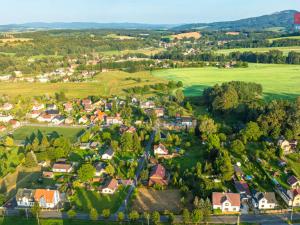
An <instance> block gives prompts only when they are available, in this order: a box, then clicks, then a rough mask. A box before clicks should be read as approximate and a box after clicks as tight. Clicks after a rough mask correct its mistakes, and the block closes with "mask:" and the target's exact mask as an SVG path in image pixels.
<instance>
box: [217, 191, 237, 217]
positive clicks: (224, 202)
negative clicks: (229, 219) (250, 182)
mask: <svg viewBox="0 0 300 225" xmlns="http://www.w3.org/2000/svg"><path fill="white" fill-rule="evenodd" d="M212 202H213V209H220V210H221V211H222V212H237V213H238V212H239V211H240V206H241V199H240V194H236V193H221V192H213V194H212Z"/></svg>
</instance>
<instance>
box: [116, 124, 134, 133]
mask: <svg viewBox="0 0 300 225" xmlns="http://www.w3.org/2000/svg"><path fill="white" fill-rule="evenodd" d="M119 131H120V134H123V133H125V132H126V133H131V134H133V133H135V132H136V128H135V127H133V126H130V127H127V126H125V125H122V126H120V129H119Z"/></svg>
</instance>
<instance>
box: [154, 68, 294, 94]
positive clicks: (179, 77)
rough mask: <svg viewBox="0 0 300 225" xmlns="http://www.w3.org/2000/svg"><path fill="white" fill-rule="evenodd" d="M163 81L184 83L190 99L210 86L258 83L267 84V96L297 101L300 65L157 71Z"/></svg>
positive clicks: (155, 72) (156, 74)
mask: <svg viewBox="0 0 300 225" xmlns="http://www.w3.org/2000/svg"><path fill="white" fill-rule="evenodd" d="M152 74H153V75H154V76H156V77H159V78H165V79H169V80H175V81H182V82H183V84H184V87H185V94H186V95H187V96H199V95H201V94H202V92H203V90H204V89H205V88H207V87H211V86H213V85H215V84H217V83H219V84H221V83H223V82H229V81H245V82H256V83H259V84H262V85H263V90H264V97H266V98H268V99H270V98H272V99H273V98H287V99H294V98H295V97H297V96H299V95H300V88H299V83H300V66H299V65H277V64H250V65H249V67H248V68H237V69H219V68H216V67H204V68H184V69H167V70H157V71H153V72H152Z"/></svg>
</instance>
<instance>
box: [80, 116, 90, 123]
mask: <svg viewBox="0 0 300 225" xmlns="http://www.w3.org/2000/svg"><path fill="white" fill-rule="evenodd" d="M88 121H89V120H88V118H87V117H86V116H83V117H80V118H79V120H78V123H80V124H86V123H87V122H88Z"/></svg>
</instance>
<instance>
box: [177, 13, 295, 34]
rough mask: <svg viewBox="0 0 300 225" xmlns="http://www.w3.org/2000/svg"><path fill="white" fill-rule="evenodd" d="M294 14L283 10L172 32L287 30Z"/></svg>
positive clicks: (290, 25) (186, 26) (183, 28)
mask: <svg viewBox="0 0 300 225" xmlns="http://www.w3.org/2000/svg"><path fill="white" fill-rule="evenodd" d="M296 12H297V11H296V10H285V11H281V12H277V13H273V14H270V15H264V16H259V17H253V18H247V19H241V20H236V21H227V22H214V23H195V24H186V25H181V26H177V27H174V28H172V30H175V31H186V30H200V29H207V30H265V29H271V28H285V29H287V30H289V29H291V28H292V27H293V21H294V14H295V13H296Z"/></svg>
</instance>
